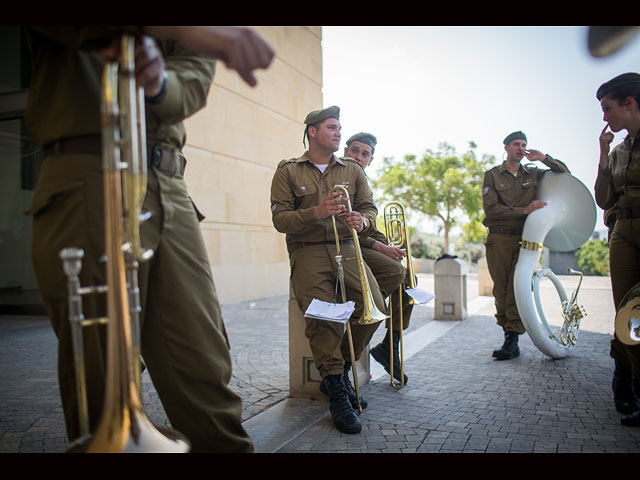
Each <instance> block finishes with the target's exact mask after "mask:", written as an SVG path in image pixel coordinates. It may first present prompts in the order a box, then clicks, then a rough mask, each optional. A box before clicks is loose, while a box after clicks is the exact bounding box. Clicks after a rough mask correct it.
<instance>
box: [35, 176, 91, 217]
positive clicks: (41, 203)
mask: <svg viewBox="0 0 640 480" xmlns="http://www.w3.org/2000/svg"><path fill="white" fill-rule="evenodd" d="M61 180H62V179H61ZM83 186H84V183H83V182H82V181H78V180H76V181H72V182H68V181H60V182H59V183H58V182H48V184H47V185H46V186H45V187H41V188H36V191H35V192H34V195H33V199H32V200H31V206H30V208H29V210H27V211H26V212H24V213H25V214H26V215H31V216H33V217H35V216H37V215H40V214H42V213H44V212H45V211H46V210H48V209H50V208H54V207H55V206H56V205H58V204H61V203H63V202H64V200H65V198H67V197H70V196H71V195H72V194H73V193H74V192H77V191H78V190H80V189H81V188H82V187H83Z"/></svg>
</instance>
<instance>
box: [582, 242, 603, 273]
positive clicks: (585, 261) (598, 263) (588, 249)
mask: <svg viewBox="0 0 640 480" xmlns="http://www.w3.org/2000/svg"><path fill="white" fill-rule="evenodd" d="M575 255H576V260H577V262H578V266H579V267H580V268H581V269H582V270H587V271H589V272H591V273H593V274H594V275H609V247H607V243H606V241H605V240H588V241H587V242H585V243H584V244H583V245H582V246H581V247H580V248H578V250H576V253H575Z"/></svg>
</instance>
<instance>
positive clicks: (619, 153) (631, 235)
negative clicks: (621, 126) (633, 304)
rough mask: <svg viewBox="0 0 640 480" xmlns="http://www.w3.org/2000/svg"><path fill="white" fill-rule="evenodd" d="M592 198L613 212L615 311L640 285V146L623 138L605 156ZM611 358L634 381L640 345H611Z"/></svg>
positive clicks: (639, 363) (611, 243)
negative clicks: (631, 373)
mask: <svg viewBox="0 0 640 480" xmlns="http://www.w3.org/2000/svg"><path fill="white" fill-rule="evenodd" d="M595 197H596V202H597V203H598V205H599V206H600V207H602V208H604V209H606V210H607V211H609V210H611V209H614V208H615V210H616V220H615V224H614V226H613V231H612V232H611V236H610V239H609V267H610V275H611V288H612V291H613V301H614V305H615V308H616V311H617V309H618V306H619V305H620V302H621V301H622V299H623V298H624V296H625V295H626V294H627V292H628V291H629V290H630V289H631V288H632V287H633V286H634V285H636V284H637V283H638V282H640V269H639V268H638V265H639V264H640V146H639V145H638V141H634V142H632V140H631V137H629V136H627V137H626V138H625V139H624V141H623V142H622V143H621V144H619V145H617V146H616V147H614V148H613V149H612V151H611V152H610V153H609V166H608V168H606V169H602V168H600V167H598V176H597V179H596V187H595ZM611 346H612V348H611V356H612V357H613V358H614V359H616V360H619V361H621V362H622V363H623V364H626V365H629V364H631V366H632V368H633V371H634V372H635V374H636V377H638V373H639V372H640V345H633V346H630V345H622V344H621V343H620V342H619V341H616V339H615V338H614V341H612V345H611Z"/></svg>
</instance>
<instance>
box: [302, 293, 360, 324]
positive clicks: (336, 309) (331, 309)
mask: <svg viewBox="0 0 640 480" xmlns="http://www.w3.org/2000/svg"><path fill="white" fill-rule="evenodd" d="M355 309H356V304H355V302H353V301H351V300H350V301H348V302H345V303H329V302H323V301H322V300H318V299H317V298H314V299H313V300H311V303H310V304H309V307H308V308H307V311H306V312H304V316H305V317H309V318H318V319H320V320H329V321H330V322H338V323H347V321H348V320H349V318H351V315H352V314H353V312H354V311H355Z"/></svg>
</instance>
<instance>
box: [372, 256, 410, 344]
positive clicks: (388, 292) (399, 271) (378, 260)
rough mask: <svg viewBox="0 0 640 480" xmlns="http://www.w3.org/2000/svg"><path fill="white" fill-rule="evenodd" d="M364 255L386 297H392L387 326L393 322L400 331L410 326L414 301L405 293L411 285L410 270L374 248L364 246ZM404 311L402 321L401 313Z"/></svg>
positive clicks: (394, 326)
mask: <svg viewBox="0 0 640 480" xmlns="http://www.w3.org/2000/svg"><path fill="white" fill-rule="evenodd" d="M362 256H363V258H364V261H365V263H366V264H367V265H368V266H369V268H370V269H371V272H372V273H373V276H374V277H376V280H377V282H378V285H379V286H380V290H381V292H382V295H383V296H384V297H391V298H390V299H389V301H390V302H391V312H390V313H391V317H390V319H389V320H386V322H385V324H386V327H387V328H389V323H390V322H392V323H393V330H396V331H400V329H402V330H406V329H407V328H409V323H410V321H411V312H412V311H413V303H412V301H411V297H410V296H409V295H407V294H406V293H405V291H404V290H405V289H406V288H407V285H409V278H408V275H409V272H408V270H407V269H406V268H405V267H404V265H403V264H402V263H401V262H398V261H397V260H394V259H393V258H390V257H389V256H387V255H385V254H384V253H380V252H378V251H377V250H374V249H373V248H363V249H362ZM401 312H402V323H400V314H401Z"/></svg>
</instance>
